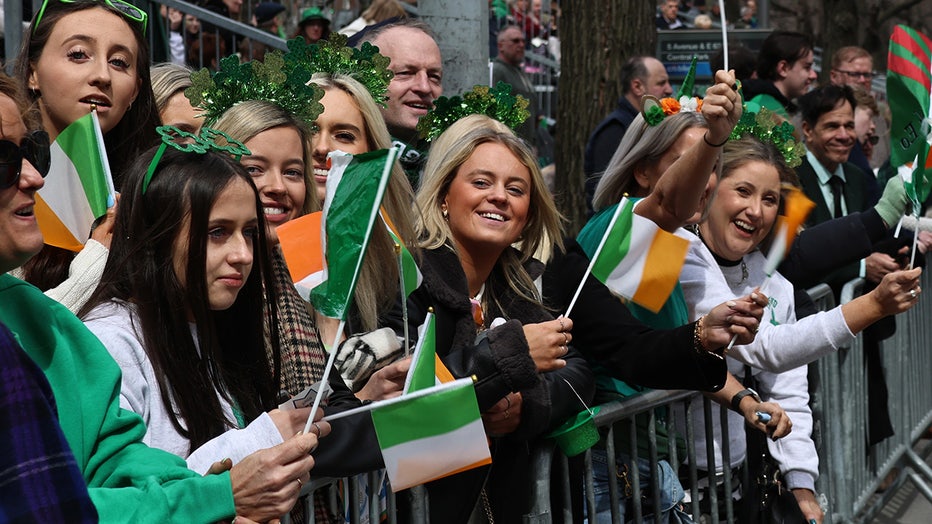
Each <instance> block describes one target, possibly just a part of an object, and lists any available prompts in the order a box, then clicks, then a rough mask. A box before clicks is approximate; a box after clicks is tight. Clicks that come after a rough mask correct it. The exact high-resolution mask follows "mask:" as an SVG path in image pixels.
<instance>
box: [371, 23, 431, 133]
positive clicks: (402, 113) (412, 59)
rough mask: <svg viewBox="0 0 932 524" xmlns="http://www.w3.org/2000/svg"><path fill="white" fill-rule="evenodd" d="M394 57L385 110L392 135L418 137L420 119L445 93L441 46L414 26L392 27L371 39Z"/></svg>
mask: <svg viewBox="0 0 932 524" xmlns="http://www.w3.org/2000/svg"><path fill="white" fill-rule="evenodd" d="M372 43H373V44H374V45H375V46H377V47H378V48H379V52H380V53H382V54H383V55H385V56H387V57H388V58H389V59H391V62H390V63H389V65H388V68H389V69H391V70H392V72H393V73H395V76H394V78H392V81H391V82H389V84H388V107H387V108H385V109H383V110H382V116H384V117H385V124H386V125H388V130H389V132H390V133H391V134H392V136H393V137H396V138H401V139H404V140H407V139H409V138H413V137H414V136H416V133H417V131H416V127H417V121H418V120H419V119H420V118H421V117H422V116H424V115H426V114H427V110H429V109H430V108H432V107H433V106H434V100H436V99H437V97H439V96H440V95H441V94H443V87H442V86H441V80H442V78H443V61H442V60H441V58H440V48H439V47H437V43H436V42H434V39H433V38H431V37H430V36H429V35H428V34H426V33H424V32H423V31H421V30H419V29H414V28H411V27H393V28H391V29H388V30H386V31H385V32H383V33H382V34H380V35H378V37H377V38H375V40H373V42H372Z"/></svg>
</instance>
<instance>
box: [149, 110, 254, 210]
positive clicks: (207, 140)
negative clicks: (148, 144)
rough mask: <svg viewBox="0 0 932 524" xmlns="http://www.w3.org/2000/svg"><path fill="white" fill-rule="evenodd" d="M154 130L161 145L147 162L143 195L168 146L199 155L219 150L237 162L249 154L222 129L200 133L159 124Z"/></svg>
mask: <svg viewBox="0 0 932 524" xmlns="http://www.w3.org/2000/svg"><path fill="white" fill-rule="evenodd" d="M156 132H158V134H159V136H161V137H162V145H160V146H159V150H158V151H156V153H155V156H154V157H152V161H151V162H149V169H148V170H146V178H144V179H143V181H142V194H143V195H145V194H146V191H147V190H148V189H149V184H150V183H151V182H152V177H153V176H154V175H155V170H156V169H158V166H159V162H160V161H161V160H162V155H164V154H165V151H166V150H167V149H168V147H169V146H171V147H173V148H175V149H177V150H178V151H181V152H182V153H197V154H199V155H203V154H204V153H206V152H208V151H211V150H213V151H221V152H224V153H229V154H230V155H231V156H232V157H233V158H235V159H236V161H237V162H239V159H240V158H242V156H243V155H248V154H250V152H249V149H248V148H247V147H246V146H245V145H243V143H242V142H240V141H239V140H235V139H234V138H232V137H231V136H230V135H228V134H226V133H224V132H223V131H219V130H217V129H211V128H209V127H204V128H201V134H200V135H195V134H193V133H188V132H187V131H182V130H181V129H178V128H177V127H175V126H161V127H158V128H156ZM218 136H219V137H223V139H224V140H226V145H221V144H218V143H217V142H216V141H215V140H214V139H215V138H217V137H218Z"/></svg>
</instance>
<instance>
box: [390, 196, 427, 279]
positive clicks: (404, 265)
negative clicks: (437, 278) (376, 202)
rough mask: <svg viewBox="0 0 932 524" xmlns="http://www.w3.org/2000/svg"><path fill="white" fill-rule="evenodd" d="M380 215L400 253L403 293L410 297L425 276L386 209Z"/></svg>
mask: <svg viewBox="0 0 932 524" xmlns="http://www.w3.org/2000/svg"><path fill="white" fill-rule="evenodd" d="M379 215H380V216H381V217H382V221H383V222H385V227H387V228H388V234H389V235H390V236H391V237H392V240H393V241H394V242H395V245H397V246H398V250H399V251H400V253H399V254H398V257H399V259H400V262H399V266H400V271H401V282H402V283H403V287H402V291H404V296H405V297H408V296H410V295H411V293H413V292H414V290H415V289H417V288H418V287H419V286H420V285H421V282H422V281H423V280H424V276H423V275H422V274H421V270H420V269H418V267H417V263H416V262H415V261H414V256H413V255H412V254H411V252H410V251H408V248H407V247H405V242H404V240H403V239H402V238H401V235H399V234H398V228H396V227H395V224H394V223H393V222H392V219H391V218H389V216H388V213H386V212H385V210H384V209H381V210H379Z"/></svg>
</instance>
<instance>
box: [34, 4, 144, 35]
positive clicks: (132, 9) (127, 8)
mask: <svg viewBox="0 0 932 524" xmlns="http://www.w3.org/2000/svg"><path fill="white" fill-rule="evenodd" d="M55 1H57V2H59V3H62V4H76V3H79V2H77V1H75V0H55ZM86 3H104V4H107V5H109V6H110V7H112V8H114V9H116V10H117V11H119V12H120V13H122V14H123V16H125V17H126V18H129V19H130V20H134V21H136V22H139V24H140V25H142V36H146V20H148V19H149V15H147V14H146V12H145V11H143V10H142V9H139V8H138V7H136V6H134V5H133V4H130V3H128V2H124V1H123V0H90V1H89V2H86ZM48 5H49V0H42V7H41V8H39V14H38V15H36V21H35V23H34V24H32V32H33V33H35V32H36V28H37V27H39V22H41V21H42V15H44V14H45V8H46V7H48Z"/></svg>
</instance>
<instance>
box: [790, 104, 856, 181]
mask: <svg viewBox="0 0 932 524" xmlns="http://www.w3.org/2000/svg"><path fill="white" fill-rule="evenodd" d="M803 136H804V137H805V138H806V149H808V150H809V151H811V152H812V154H813V155H815V157H816V158H817V159H818V160H819V162H820V163H821V164H822V166H823V167H825V169H827V170H828V171H829V172H832V171H835V168H837V167H838V164H842V163H844V162H847V161H848V155H849V154H850V153H851V148H852V147H854V141H855V140H856V139H857V135H856V134H855V131H854V111H853V110H852V109H851V104H850V103H848V101H847V100H844V99H843V100H842V103H840V104H839V105H838V106H836V107H835V109H832V110H831V111H829V112H827V113H823V114H822V115H821V116H819V119H818V120H816V123H815V125H814V126H810V125H809V124H808V123H806V122H805V121H804V122H803Z"/></svg>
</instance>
